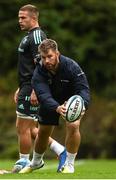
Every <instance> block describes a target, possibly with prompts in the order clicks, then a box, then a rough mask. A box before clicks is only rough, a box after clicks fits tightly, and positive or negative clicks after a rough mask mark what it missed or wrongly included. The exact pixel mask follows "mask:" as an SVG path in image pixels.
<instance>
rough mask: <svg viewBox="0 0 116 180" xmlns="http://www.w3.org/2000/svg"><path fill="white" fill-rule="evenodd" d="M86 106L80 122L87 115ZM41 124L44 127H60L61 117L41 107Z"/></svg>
mask: <svg viewBox="0 0 116 180" xmlns="http://www.w3.org/2000/svg"><path fill="white" fill-rule="evenodd" d="M85 111H86V110H85V106H83V110H82V112H81V115H80V117H79V119H78V120H81V118H82V117H83V115H84V114H85ZM38 112H39V119H38V121H39V124H42V125H54V126H56V125H59V117H60V115H59V114H58V113H57V112H55V111H54V112H50V111H47V110H45V109H42V107H41V106H40V109H39V111H38Z"/></svg>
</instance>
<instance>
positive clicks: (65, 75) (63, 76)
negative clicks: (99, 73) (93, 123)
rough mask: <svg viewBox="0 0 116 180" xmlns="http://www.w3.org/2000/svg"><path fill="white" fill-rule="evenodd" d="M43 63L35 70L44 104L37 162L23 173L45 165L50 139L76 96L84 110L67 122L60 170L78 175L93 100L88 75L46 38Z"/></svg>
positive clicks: (36, 85)
mask: <svg viewBox="0 0 116 180" xmlns="http://www.w3.org/2000/svg"><path fill="white" fill-rule="evenodd" d="M39 53H40V57H41V60H40V62H39V64H38V66H37V67H36V69H35V72H34V76H33V79H32V86H33V88H34V90H35V93H36V95H37V97H38V100H39V102H40V109H39V115H40V118H39V123H40V129H39V133H38V136H37V138H36V140H35V149H34V153H33V159H32V161H31V165H30V166H29V167H26V168H24V170H23V172H22V173H28V172H31V171H33V170H34V169H39V168H41V167H42V166H43V165H44V161H43V156H44V153H45V150H46V148H47V145H48V139H49V136H51V135H52V132H53V129H54V127H55V126H57V125H58V124H59V116H60V115H61V116H63V117H64V118H65V117H66V111H67V109H66V105H65V103H66V101H67V100H68V99H69V98H70V97H71V96H73V95H78V96H80V97H81V98H82V99H83V102H84V103H83V110H82V112H81V114H80V116H79V118H77V120H76V121H74V122H69V121H68V120H67V119H66V121H65V123H66V138H65V146H66V150H67V158H66V161H65V164H64V165H63V166H62V168H61V169H60V172H61V173H74V161H75V157H76V155H77V153H78V149H79V145H80V139H81V136H80V131H79V126H80V120H81V118H82V116H83V114H84V112H85V110H86V109H87V108H88V104H89V101H90V91H89V85H88V82H87V78H86V76H85V73H84V72H83V70H82V69H81V67H80V66H79V65H78V63H77V62H75V61H74V60H72V59H70V58H68V57H65V56H63V55H61V54H60V52H59V51H58V45H57V43H56V42H55V41H54V40H52V39H46V40H44V41H43V42H42V43H41V44H40V45H39Z"/></svg>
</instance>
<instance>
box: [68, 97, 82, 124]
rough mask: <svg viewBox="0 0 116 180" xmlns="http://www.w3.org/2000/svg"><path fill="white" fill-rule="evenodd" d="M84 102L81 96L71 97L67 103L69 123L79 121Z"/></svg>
mask: <svg viewBox="0 0 116 180" xmlns="http://www.w3.org/2000/svg"><path fill="white" fill-rule="evenodd" d="M83 106H84V101H83V99H82V97H81V96H79V95H74V96H71V97H70V98H69V99H68V101H67V102H66V114H65V119H66V120H67V121H69V122H74V121H76V120H78V119H79V117H80V115H81V112H82V110H83Z"/></svg>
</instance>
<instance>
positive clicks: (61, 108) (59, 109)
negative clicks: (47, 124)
mask: <svg viewBox="0 0 116 180" xmlns="http://www.w3.org/2000/svg"><path fill="white" fill-rule="evenodd" d="M56 112H57V113H59V114H60V115H61V116H65V114H66V107H65V103H64V104H62V105H60V106H58V107H57V109H56Z"/></svg>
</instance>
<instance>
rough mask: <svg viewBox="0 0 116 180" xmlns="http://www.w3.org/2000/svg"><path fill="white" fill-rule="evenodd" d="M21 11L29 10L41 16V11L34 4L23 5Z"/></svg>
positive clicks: (32, 13) (36, 15)
mask: <svg viewBox="0 0 116 180" xmlns="http://www.w3.org/2000/svg"><path fill="white" fill-rule="evenodd" d="M19 11H29V13H30V14H31V15H32V16H33V15H34V16H35V17H36V18H37V19H38V17H39V12H38V9H37V7H36V6H34V5H32V4H27V5H24V6H22V7H21V8H20V9H19Z"/></svg>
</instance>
